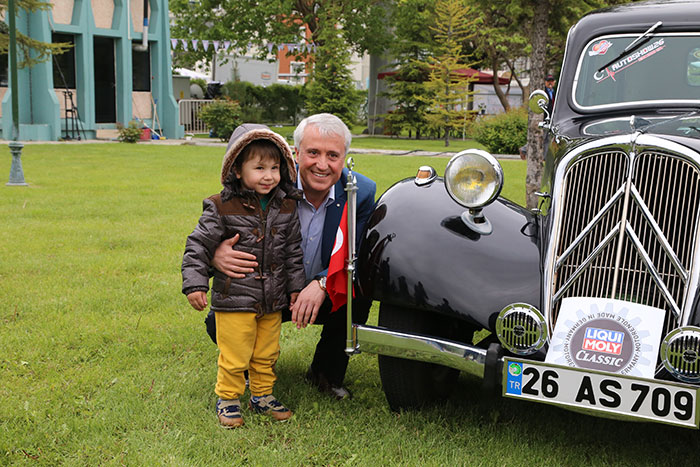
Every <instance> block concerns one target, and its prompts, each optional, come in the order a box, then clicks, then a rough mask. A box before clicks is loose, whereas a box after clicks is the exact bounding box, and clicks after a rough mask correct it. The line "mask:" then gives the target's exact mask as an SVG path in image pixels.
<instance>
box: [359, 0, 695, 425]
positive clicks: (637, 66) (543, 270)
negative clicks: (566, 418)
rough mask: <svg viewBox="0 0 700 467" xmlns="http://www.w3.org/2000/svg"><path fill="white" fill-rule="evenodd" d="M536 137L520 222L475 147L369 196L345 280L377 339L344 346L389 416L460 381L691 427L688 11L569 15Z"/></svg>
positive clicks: (539, 101)
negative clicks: (374, 304) (366, 357)
mask: <svg viewBox="0 0 700 467" xmlns="http://www.w3.org/2000/svg"><path fill="white" fill-rule="evenodd" d="M547 103H548V100H547V97H546V95H545V94H544V93H543V92H541V91H539V92H538V91H535V92H534V93H533V94H532V96H531V99H530V106H531V108H533V109H534V110H536V111H537V112H539V113H543V112H544V113H546V110H545V109H546V106H547ZM542 131H545V132H546V141H547V143H546V162H545V170H544V179H543V184H542V189H541V193H538V195H539V196H540V198H541V204H540V206H539V208H538V209H536V210H533V211H530V210H527V209H525V208H523V207H521V206H519V205H516V204H515V203H512V202H510V201H508V200H506V199H504V198H501V197H499V196H498V195H499V192H500V189H501V186H502V183H503V175H502V170H501V168H500V165H499V163H498V162H497V160H496V159H495V158H494V157H492V156H491V155H489V154H488V153H486V152H484V151H478V150H467V151H463V152H462V153H459V154H457V155H455V156H454V157H453V158H452V159H451V160H450V162H449V164H448V166H447V168H446V171H445V174H444V176H443V177H440V176H437V175H436V173H435V170H433V169H432V168H430V167H421V168H420V169H419V170H418V173H417V176H416V177H415V178H412V179H406V180H403V181H400V182H398V183H396V184H395V185H394V186H392V187H391V188H390V189H389V190H387V191H386V192H385V193H384V194H383V195H382V196H381V198H380V199H379V201H378V203H377V207H376V210H375V212H374V213H373V215H372V217H371V219H370V221H369V223H368V228H367V231H366V233H365V234H364V237H363V239H362V246H361V248H360V251H359V253H358V260H357V267H356V276H357V279H358V281H359V285H360V288H361V290H362V292H363V293H364V294H366V295H368V296H371V297H372V298H373V299H374V300H377V301H379V302H381V305H380V312H379V326H378V327H375V326H358V325H355V326H353V327H352V328H351V329H352V335H351V336H350V337H351V339H350V340H349V347H348V350H349V351H351V350H354V351H361V352H370V353H377V354H379V368H380V373H381V379H382V384H383V388H384V391H385V393H386V397H387V400H388V402H389V405H390V406H391V408H392V409H400V408H407V407H414V406H417V405H421V404H423V403H425V402H426V401H429V400H432V399H435V398H436V397H440V396H445V395H447V394H448V393H449V391H450V389H451V388H452V386H453V385H454V383H455V381H456V378H457V376H458V374H459V371H465V372H468V373H470V374H472V375H477V376H479V377H482V378H483V383H484V386H485V387H486V388H487V389H489V390H491V391H494V392H496V391H500V393H501V394H502V395H504V396H507V397H514V398H524V399H528V400H534V401H539V402H544V403H550V404H555V405H559V406H562V407H565V408H570V409H572V410H576V411H584V412H586V413H591V414H593V415H600V416H606V417H611V416H612V417H620V418H623V419H635V420H646V421H655V422H661V423H668V424H673V425H679V426H685V427H694V428H698V423H699V421H700V417H699V416H698V400H699V394H698V388H700V294H699V293H698V290H699V284H698V282H699V280H700V251H698V250H697V245H698V236H699V235H700V229H699V228H698V227H699V222H700V3H698V2H697V1H678V2H668V1H663V2H662V1H656V2H644V3H633V4H627V5H623V6H617V7H613V8H609V9H605V10H601V11H597V12H594V13H591V14H589V15H587V16H585V17H584V18H582V19H581V20H580V21H579V22H578V23H577V24H576V25H575V26H574V27H573V28H572V29H571V31H570V32H569V35H568V39H567V44H566V52H565V58H564V62H563V67H562V70H561V74H560V76H559V83H558V88H557V91H556V97H555V105H554V109H553V114H552V115H545V118H544V124H543V125H542ZM484 330H485V331H484ZM477 331H478V332H477ZM475 332H476V334H477V338H474V334H475ZM474 342H476V343H474Z"/></svg>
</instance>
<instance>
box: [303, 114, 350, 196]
mask: <svg viewBox="0 0 700 467" xmlns="http://www.w3.org/2000/svg"><path fill="white" fill-rule="evenodd" d="M295 149H296V153H297V163H298V164H299V178H300V179H301V186H302V189H303V190H304V193H305V194H306V197H307V198H311V197H313V198H324V197H325V196H326V194H328V191H329V190H330V189H331V187H332V186H333V185H335V184H336V183H337V182H338V180H340V175H341V173H342V172H343V163H344V162H345V141H344V140H343V137H342V136H340V135H328V136H321V135H320V134H319V132H318V128H316V127H315V126H307V127H306V129H305V130H304V136H303V138H302V139H301V143H300V144H299V147H298V148H295Z"/></svg>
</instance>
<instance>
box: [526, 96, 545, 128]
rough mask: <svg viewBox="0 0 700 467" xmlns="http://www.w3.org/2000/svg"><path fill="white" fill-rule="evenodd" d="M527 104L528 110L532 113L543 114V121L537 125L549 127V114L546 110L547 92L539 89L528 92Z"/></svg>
mask: <svg viewBox="0 0 700 467" xmlns="http://www.w3.org/2000/svg"><path fill="white" fill-rule="evenodd" d="M527 105H528V107H530V110H532V113H534V114H538V115H539V114H542V113H543V114H544V120H545V121H544V122H542V123H540V125H539V126H540V127H546V128H549V120H550V118H551V116H550V115H549V111H548V110H547V106H548V105H549V96H548V95H547V93H546V92H544V91H542V90H541V89H537V90H536V91H532V93H530V98H529V99H528V102H527Z"/></svg>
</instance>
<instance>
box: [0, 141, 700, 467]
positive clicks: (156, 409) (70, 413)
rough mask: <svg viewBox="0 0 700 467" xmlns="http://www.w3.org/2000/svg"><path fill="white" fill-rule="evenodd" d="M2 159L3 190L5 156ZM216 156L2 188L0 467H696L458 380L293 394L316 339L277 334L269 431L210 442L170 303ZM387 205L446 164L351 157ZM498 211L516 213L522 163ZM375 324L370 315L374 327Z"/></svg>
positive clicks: (171, 149) (668, 444) (201, 351)
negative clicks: (423, 398)
mask: <svg viewBox="0 0 700 467" xmlns="http://www.w3.org/2000/svg"><path fill="white" fill-rule="evenodd" d="M3 151H5V156H4V157H2V158H0V174H3V176H7V175H8V174H9V170H10V160H11V158H10V155H9V151H8V150H7V148H6V146H3ZM222 152H223V150H222V148H217V147H193V146H157V145H152V144H151V145H127V144H99V145H97V144H96V145H89V144H85V145H72V144H71V145H69V144H63V145H61V144H53V145H27V146H26V147H25V149H24V152H23V157H22V163H23V167H24V175H25V178H26V180H27V182H28V183H29V184H30V186H29V187H25V188H21V187H7V186H5V185H4V184H3V185H2V186H0V193H1V194H0V219H2V222H1V223H0V238H1V239H2V242H1V243H0V258H1V260H0V298H1V299H2V304H3V306H2V307H1V308H0V465H32V466H34V465H46V466H53V465H59V464H60V465H80V466H93V465H131V466H141V465H144V466H150V465H170V466H190V465H197V466H210V465H222V466H224V465H261V466H267V465H294V466H296V465H322V466H330V465H332V466H340V465H357V466H366V465H370V466H374V465H430V466H442V465H450V466H451V465H469V466H471V465H494V466H502V465H509V466H510V465H522V466H531V465H538V466H539V465H551V466H559V465H586V466H590V465H610V464H615V465H654V464H658V465H691V464H692V465H695V464H696V463H697V460H696V457H697V456H696V454H695V450H694V448H692V446H693V445H695V444H696V443H697V441H698V437H697V433H695V432H692V431H689V430H682V429H677V428H671V427H666V426H661V425H649V424H642V423H622V422H615V421H611V420H604V419H597V418H591V417H586V416H583V415H578V414H573V413H570V412H567V411H563V410H560V409H557V408H553V407H549V406H544V405H535V404H529V403H522V402H514V401H510V400H501V399H496V400H495V401H493V402H490V399H489V398H487V397H486V396H485V395H483V394H482V393H481V389H480V385H479V382H478V381H476V380H473V379H470V378H467V377H464V376H463V377H462V378H461V379H460V381H459V386H458V388H457V391H456V394H455V395H454V396H453V397H452V399H451V400H450V401H449V402H448V404H447V405H445V406H441V407H435V408H430V409H425V410H422V411H418V412H406V413H401V414H395V413H391V412H390V411H389V410H388V409H387V405H386V402H385V400H384V396H383V393H382V390H381V384H380V381H379V375H378V371H377V363H376V357H375V356H373V355H369V354H362V355H359V356H355V357H353V358H352V359H351V362H350V367H349V370H348V374H347V380H346V382H347V383H348V385H349V386H350V388H351V389H352V390H353V392H354V394H355V397H354V398H353V399H352V400H349V401H343V402H341V403H337V402H335V401H331V400H329V399H328V398H327V397H326V396H323V395H321V394H319V393H318V392H317V391H315V390H314V389H312V388H311V387H310V386H309V385H308V384H307V383H305V382H304V380H303V375H304V373H305V371H306V368H307V366H308V364H309V362H310V360H311V356H312V353H313V349H314V345H315V343H316V340H317V338H318V332H319V329H317V327H315V326H312V327H310V328H308V329H305V330H301V331H299V330H296V329H295V328H294V327H292V326H291V325H285V326H283V334H282V342H281V345H282V354H281V357H280V360H279V362H278V364H277V371H278V374H279V381H278V384H277V386H276V388H275V393H276V395H277V396H278V397H279V399H280V400H282V401H283V402H284V403H285V404H286V405H288V406H289V407H290V408H291V409H292V410H294V412H295V416H294V417H293V418H292V419H291V420H290V421H289V422H287V423H284V424H275V423H272V422H270V421H269V420H267V419H264V418H261V417H259V416H253V415H251V414H250V413H249V412H248V411H247V410H245V411H244V416H245V419H246V426H245V427H244V428H241V429H238V430H234V431H227V430H223V429H220V428H219V427H218V426H217V422H216V417H215V414H214V402H215V400H216V398H215V395H214V393H213V389H214V382H215V374H216V357H217V350H216V347H215V346H214V345H213V344H212V343H211V342H210V341H209V340H208V338H207V336H206V335H205V332H204V326H203V318H204V314H203V313H200V312H197V311H194V310H193V309H191V308H190V307H189V305H188V304H187V301H186V299H185V297H184V296H182V294H181V293H180V281H181V279H180V262H181V256H182V251H183V247H184V242H185V237H186V236H187V234H189V233H190V232H191V230H192V229H193V228H194V225H195V223H196V221H197V219H198V217H199V214H200V210H201V199H202V198H204V197H206V196H208V195H210V194H212V193H215V192H217V191H219V189H220V186H219V184H218V180H219V175H218V174H219V170H220V167H221V157H222ZM355 161H356V168H357V169H358V171H360V172H362V173H364V174H366V175H369V176H371V177H373V178H375V179H376V180H377V182H378V185H379V192H380V193H381V192H382V191H383V190H385V189H386V188H387V187H388V186H390V185H391V184H392V183H393V182H394V181H396V180H398V179H400V178H403V177H405V176H411V175H413V174H414V173H415V170H416V168H417V167H418V166H419V165H423V164H434V165H435V167H436V169H438V171H439V172H440V173H442V171H443V170H444V166H445V164H446V163H447V159H446V158H432V159H431V158H418V157H416V158H413V157H395V156H375V155H358V156H356V157H355ZM503 165H504V168H505V173H506V189H505V190H504V194H505V195H506V196H508V197H510V198H512V199H514V200H515V201H518V202H520V203H522V202H523V200H524V195H523V191H524V188H523V185H524V175H525V164H524V162H521V161H505V162H504V163H503ZM370 320H371V321H373V322H374V321H376V308H375V311H373V313H372V316H371V318H370Z"/></svg>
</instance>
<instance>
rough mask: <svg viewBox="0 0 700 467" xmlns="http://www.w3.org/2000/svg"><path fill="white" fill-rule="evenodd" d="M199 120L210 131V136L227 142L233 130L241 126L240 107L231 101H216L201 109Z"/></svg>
mask: <svg viewBox="0 0 700 467" xmlns="http://www.w3.org/2000/svg"><path fill="white" fill-rule="evenodd" d="M199 118H201V119H202V121H203V122H204V123H205V124H206V125H207V127H208V128H209V129H210V130H211V135H212V136H214V137H215V138H220V139H221V140H222V141H228V139H229V138H230V137H231V134H232V133H233V130H235V129H236V127H237V126H238V125H240V124H241V106H240V105H239V104H238V102H236V101H233V100H231V99H217V100H215V101H214V102H212V103H210V104H207V105H205V106H204V107H203V108H202V110H201V111H200V112H199Z"/></svg>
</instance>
